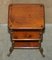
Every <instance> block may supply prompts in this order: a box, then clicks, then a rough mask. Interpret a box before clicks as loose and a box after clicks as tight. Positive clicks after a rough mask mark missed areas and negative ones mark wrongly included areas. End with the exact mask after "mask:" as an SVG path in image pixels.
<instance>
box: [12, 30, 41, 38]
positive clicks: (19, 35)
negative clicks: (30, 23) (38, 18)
mask: <svg viewBox="0 0 52 60" xmlns="http://www.w3.org/2000/svg"><path fill="white" fill-rule="evenodd" d="M12 38H13V39H39V38H41V35H40V32H33V31H30V32H29V31H28V32H22V31H18V32H13V33H12Z"/></svg>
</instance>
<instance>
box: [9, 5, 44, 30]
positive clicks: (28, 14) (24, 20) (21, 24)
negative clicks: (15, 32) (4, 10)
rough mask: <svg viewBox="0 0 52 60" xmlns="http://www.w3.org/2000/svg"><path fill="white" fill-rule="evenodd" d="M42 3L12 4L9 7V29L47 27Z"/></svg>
mask: <svg viewBox="0 0 52 60" xmlns="http://www.w3.org/2000/svg"><path fill="white" fill-rule="evenodd" d="M44 13H45V12H44V6H43V5H42V4H11V5H9V9H8V27H9V29H43V28H44V27H45V14H44Z"/></svg>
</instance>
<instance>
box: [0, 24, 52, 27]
mask: <svg viewBox="0 0 52 60" xmlns="http://www.w3.org/2000/svg"><path fill="white" fill-rule="evenodd" d="M0 26H1V27H5V26H6V27H7V26H8V24H0ZM45 27H52V24H45Z"/></svg>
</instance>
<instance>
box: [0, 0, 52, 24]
mask: <svg viewBox="0 0 52 60" xmlns="http://www.w3.org/2000/svg"><path fill="white" fill-rule="evenodd" d="M11 3H35V4H36V3H37V4H39V3H40V4H44V6H45V22H46V23H48V24H52V0H0V24H7V23H8V5H9V4H11Z"/></svg>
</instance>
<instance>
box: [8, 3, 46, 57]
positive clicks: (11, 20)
mask: <svg viewBox="0 0 52 60" xmlns="http://www.w3.org/2000/svg"><path fill="white" fill-rule="evenodd" d="M44 30H45V12H44V5H42V4H10V5H9V9H8V31H9V33H10V37H11V42H12V46H11V48H10V53H9V55H10V54H11V52H12V51H13V49H14V48H39V50H40V52H41V54H42V56H44V55H43V48H42V47H41V42H42V40H43V33H44Z"/></svg>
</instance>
